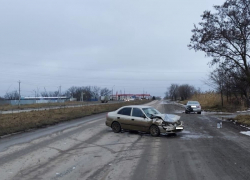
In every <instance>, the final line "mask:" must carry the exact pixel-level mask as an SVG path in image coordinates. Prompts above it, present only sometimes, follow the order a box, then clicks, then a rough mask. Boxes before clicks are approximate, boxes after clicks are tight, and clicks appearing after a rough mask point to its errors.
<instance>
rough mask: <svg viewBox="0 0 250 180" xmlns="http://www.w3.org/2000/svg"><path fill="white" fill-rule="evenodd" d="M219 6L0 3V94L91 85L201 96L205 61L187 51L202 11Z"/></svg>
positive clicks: (211, 1) (131, 1) (140, 1)
mask: <svg viewBox="0 0 250 180" xmlns="http://www.w3.org/2000/svg"><path fill="white" fill-rule="evenodd" d="M223 2H224V0H162V1H159V0H99V1H97V0H78V1H76V0H68V1H65V0H35V1H34V0H22V1H20V0H1V1H0V63H1V64H0V96H4V95H5V93H6V92H11V91H13V90H18V81H19V80H20V81H21V95H22V96H34V90H36V91H37V90H39V91H40V92H42V91H44V88H45V89H46V90H47V91H56V90H58V87H59V86H61V87H62V91H65V90H67V89H68V88H69V87H71V86H98V87H101V88H103V87H107V88H109V89H112V88H113V89H114V92H116V91H118V92H120V91H122V92H124V91H125V93H143V91H144V92H145V93H146V92H147V93H150V94H151V95H155V96H163V95H164V92H165V91H166V89H167V87H169V86H170V84H171V83H177V84H190V85H193V86H195V87H196V88H198V87H199V88H201V90H208V89H209V87H207V86H206V85H204V83H203V80H204V79H206V78H207V75H208V73H209V72H210V71H211V70H212V69H211V68H210V67H209V66H208V62H209V61H210V59H209V58H205V54H204V53H202V52H198V53H195V52H194V51H193V50H189V49H188V48H187V44H188V43H189V42H190V37H191V35H192V33H191V29H192V28H193V25H194V24H198V22H200V21H201V17H200V15H201V14H202V13H203V11H204V10H212V9H213V5H221V4H222V3H223Z"/></svg>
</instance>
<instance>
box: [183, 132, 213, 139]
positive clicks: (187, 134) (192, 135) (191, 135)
mask: <svg viewBox="0 0 250 180" xmlns="http://www.w3.org/2000/svg"><path fill="white" fill-rule="evenodd" d="M180 135H181V139H187V140H190V139H204V138H205V139H207V138H213V136H210V135H208V134H198V133H191V132H190V131H186V130H184V131H182V132H181V133H180Z"/></svg>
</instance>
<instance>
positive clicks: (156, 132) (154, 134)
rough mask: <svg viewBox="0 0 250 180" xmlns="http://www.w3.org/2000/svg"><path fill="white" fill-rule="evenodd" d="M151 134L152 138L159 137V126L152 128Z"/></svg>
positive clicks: (150, 129)
mask: <svg viewBox="0 0 250 180" xmlns="http://www.w3.org/2000/svg"><path fill="white" fill-rule="evenodd" d="M149 132H150V134H151V136H154V137H156V136H159V135H160V129H159V128H158V126H156V125H152V126H151V127H150V128H149Z"/></svg>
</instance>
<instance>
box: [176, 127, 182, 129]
mask: <svg viewBox="0 0 250 180" xmlns="http://www.w3.org/2000/svg"><path fill="white" fill-rule="evenodd" d="M175 129H183V127H176V128H175Z"/></svg>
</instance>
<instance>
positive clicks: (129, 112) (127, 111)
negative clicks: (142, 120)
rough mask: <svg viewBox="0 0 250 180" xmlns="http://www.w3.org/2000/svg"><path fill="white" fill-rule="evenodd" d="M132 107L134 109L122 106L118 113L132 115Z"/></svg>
mask: <svg viewBox="0 0 250 180" xmlns="http://www.w3.org/2000/svg"><path fill="white" fill-rule="evenodd" d="M131 109H132V108H130V107H127V108H122V109H121V110H120V111H118V114H122V115H126V116H130V114H131Z"/></svg>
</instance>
